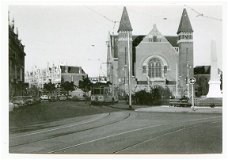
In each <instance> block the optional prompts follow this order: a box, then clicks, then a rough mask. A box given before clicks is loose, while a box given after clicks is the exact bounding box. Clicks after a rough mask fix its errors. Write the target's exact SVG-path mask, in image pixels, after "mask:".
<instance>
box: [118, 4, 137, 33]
mask: <svg viewBox="0 0 228 160" xmlns="http://www.w3.org/2000/svg"><path fill="white" fill-rule="evenodd" d="M132 30H133V29H132V27H131V22H130V19H129V16H128V13H127V9H126V7H124V9H123V13H122V17H121V20H120V25H119V29H118V32H119V31H132Z"/></svg>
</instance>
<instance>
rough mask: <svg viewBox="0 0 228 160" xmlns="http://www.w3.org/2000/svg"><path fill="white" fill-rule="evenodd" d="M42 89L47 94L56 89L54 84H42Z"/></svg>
mask: <svg viewBox="0 0 228 160" xmlns="http://www.w3.org/2000/svg"><path fill="white" fill-rule="evenodd" d="M44 89H45V90H46V91H48V92H53V91H54V90H55V89H56V87H55V84H54V83H52V82H49V83H44Z"/></svg>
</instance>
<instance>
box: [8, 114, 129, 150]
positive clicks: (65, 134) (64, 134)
mask: <svg viewBox="0 0 228 160" xmlns="http://www.w3.org/2000/svg"><path fill="white" fill-rule="evenodd" d="M112 113H113V112H112ZM131 115H132V114H131V113H128V114H127V115H126V116H124V117H123V118H121V119H118V120H117V121H115V120H114V121H111V122H110V123H107V124H101V125H97V126H91V127H88V128H84V129H80V130H76V131H75V130H74V131H70V132H62V133H58V134H52V135H48V136H46V137H45V138H43V137H42V139H37V140H34V139H33V140H32V141H29V142H24V143H19V144H16V145H10V147H18V146H21V145H27V144H30V143H35V142H39V141H43V140H47V139H52V138H57V137H61V136H67V135H71V134H76V133H80V132H84V131H87V130H92V129H96V128H100V127H105V126H109V125H112V124H116V123H118V122H121V121H123V120H126V119H128V118H130V117H131ZM110 116H111V113H108V116H105V117H103V118H102V119H99V120H103V119H105V118H107V117H110ZM96 122H98V121H91V122H88V123H84V124H80V125H85V124H86V125H88V124H90V125H92V123H96ZM75 126H76V125H75ZM61 129H63V128H61ZM54 130H57V129H54ZM54 130H52V131H54ZM52 131H50V132H52ZM41 133H42V132H40V133H39V132H36V134H41ZM44 133H45V132H44ZM30 135H31V134H30ZM32 135H34V134H32ZM22 136H23V137H24V136H25V135H21V136H18V137H16V138H21V137H22ZM27 136H29V135H27ZM27 136H26V138H27ZM11 141H13V140H12V139H11Z"/></svg>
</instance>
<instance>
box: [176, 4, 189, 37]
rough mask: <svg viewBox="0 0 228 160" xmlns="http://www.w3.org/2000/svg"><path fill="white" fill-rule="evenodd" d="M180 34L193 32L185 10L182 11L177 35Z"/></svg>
mask: <svg viewBox="0 0 228 160" xmlns="http://www.w3.org/2000/svg"><path fill="white" fill-rule="evenodd" d="M180 32H193V29H192V26H191V23H190V20H189V18H188V13H187V10H186V8H184V10H183V13H182V16H181V20H180V24H179V28H178V31H177V34H179V33H180Z"/></svg>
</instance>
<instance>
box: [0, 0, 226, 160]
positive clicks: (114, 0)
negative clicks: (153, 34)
mask: <svg viewBox="0 0 228 160" xmlns="http://www.w3.org/2000/svg"><path fill="white" fill-rule="evenodd" d="M82 4H83V5H114V4H115V5H148V4H153V5H183V4H191V5H192V4H196V5H205V4H207V5H215V4H223V29H224V30H223V32H224V36H223V65H224V66H223V75H224V76H223V78H224V79H223V82H224V84H223V86H224V87H223V88H224V89H223V96H224V99H225V97H227V95H226V89H227V84H226V83H225V82H227V76H226V71H227V69H226V67H227V66H226V65H227V62H226V60H227V59H228V58H227V54H228V52H227V11H226V10H227V2H226V1H225V0H216V1H214V0H201V1H197V0H175V1H174V0H169V1H168V0H153V1H152V0H141V1H140V0H111V1H107V0H8V1H7V0H1V3H0V11H1V12H0V13H1V17H0V20H1V24H0V42H1V43H0V53H1V54H0V73H1V78H0V88H1V91H0V102H1V105H0V107H1V110H0V112H1V113H0V117H1V118H0V127H1V131H0V134H1V135H0V143H1V144H0V146H1V148H0V158H1V159H76V158H77V159H82V158H83V159H227V158H228V156H227V138H226V137H227V136H226V135H227V127H226V126H227V118H226V113H227V101H226V100H225V101H224V104H223V106H224V107H223V123H224V124H223V142H224V145H223V154H212V155H187V154H186V155H150V154H149V155H147V154H145V155H142V154H136V155H135V154H131V155H41V154H40V155H36V154H30V155H23V154H8V139H9V135H8V134H9V133H8V54H7V53H8V24H7V23H8V6H9V5H82ZM25 45H26V44H25ZM224 53H225V54H224Z"/></svg>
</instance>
